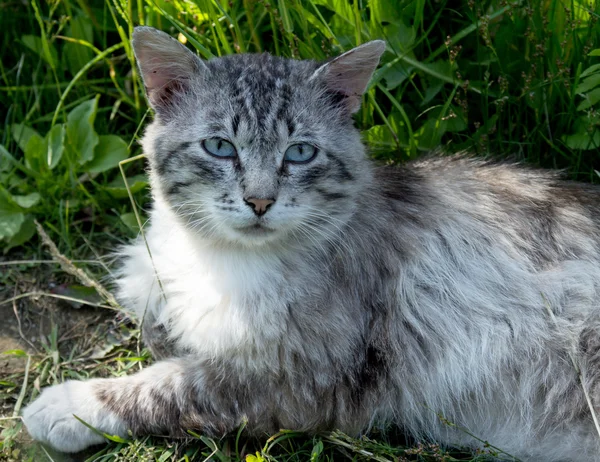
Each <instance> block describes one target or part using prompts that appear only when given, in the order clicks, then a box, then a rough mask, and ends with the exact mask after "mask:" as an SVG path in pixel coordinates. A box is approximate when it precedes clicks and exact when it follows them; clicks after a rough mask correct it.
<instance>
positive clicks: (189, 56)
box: [133, 27, 208, 109]
mask: <svg viewBox="0 0 600 462" xmlns="http://www.w3.org/2000/svg"><path fill="white" fill-rule="evenodd" d="M133 49H134V51H135V56H136V59H137V62H138V65H139V69H140V72H141V74H142V79H143V80H144V85H145V87H146V90H147V92H148V99H149V101H150V104H151V105H152V106H153V107H154V108H155V109H158V108H159V107H162V106H167V105H169V104H170V102H171V100H172V99H173V97H174V96H176V95H177V94H179V93H181V92H182V91H183V90H184V87H185V84H186V83H187V82H189V81H190V80H193V79H194V78H195V77H198V76H199V74H201V73H202V72H204V71H207V70H208V69H207V68H206V66H205V65H204V63H203V62H202V61H201V60H200V58H198V57H197V56H196V55H195V54H194V53H192V52H191V51H190V50H188V49H187V48H186V47H185V46H183V45H182V44H181V43H179V42H178V41H177V40H175V39H174V38H172V37H170V36H169V35H167V34H165V33H164V32H160V31H158V30H155V29H152V28H149V27H138V28H136V29H135V31H134V35H133Z"/></svg>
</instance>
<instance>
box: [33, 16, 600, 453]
mask: <svg viewBox="0 0 600 462" xmlns="http://www.w3.org/2000/svg"><path fill="white" fill-rule="evenodd" d="M133 46H134V49H135V53H136V56H137V59H138V62H139V67H140V70H141V74H142V76H143V80H144V83H145V85H146V89H147V92H148V99H149V101H150V104H151V105H152V107H153V108H154V110H155V112H156V118H155V120H154V122H153V123H152V124H151V125H150V126H149V127H148V129H147V130H146V133H145V136H144V138H143V147H144V150H145V152H146V154H147V155H148V157H149V161H150V177H151V182H152V190H153V194H154V199H155V206H154V209H153V211H152V216H151V221H150V223H151V225H150V227H149V229H148V230H147V232H146V236H147V240H148V245H149V249H150V251H151V254H150V253H149V252H148V250H147V249H146V246H145V244H144V242H142V241H141V240H140V241H138V242H136V243H134V244H132V245H130V246H128V247H126V248H125V249H124V250H123V253H124V266H123V268H122V271H121V276H120V278H119V280H118V286H119V295H120V299H121V300H122V302H123V304H124V305H125V306H127V307H128V308H130V309H132V310H134V311H135V313H137V316H138V318H139V319H142V320H143V333H144V339H145V340H146V342H148V343H149V345H150V347H151V349H152V351H153V352H154V354H155V356H156V357H158V358H159V359H161V360H160V361H158V362H156V363H155V364H153V365H152V366H150V367H147V368H145V369H144V370H143V371H141V372H139V373H136V374H133V375H131V376H128V377H122V378H112V379H94V380H89V381H85V382H77V381H69V382H66V383H63V384H60V385H56V386H53V387H50V388H48V389H46V390H44V392H43V393H42V394H41V396H40V397H39V398H38V399H37V400H36V401H35V402H34V403H33V404H31V405H30V406H29V407H28V408H27V409H26V410H25V413H24V418H25V423H26V425H27V427H28V429H29V431H30V433H31V434H32V435H33V437H35V438H36V439H38V440H40V441H43V442H46V443H48V444H50V445H52V446H54V447H55V448H57V449H59V450H62V451H78V450H80V449H83V448H85V447H86V446H88V445H92V444H96V443H100V442H102V441H103V438H102V437H101V436H98V434H96V433H94V432H92V431H91V430H89V429H88V428H86V427H84V426H83V425H82V424H81V423H80V422H78V421H77V420H76V419H75V418H74V417H73V414H75V415H77V416H78V417H80V418H82V419H83V420H85V421H86V422H88V423H89V424H91V425H93V426H94V427H96V428H98V429H99V430H102V431H103V432H107V433H110V434H117V435H121V436H126V435H127V432H128V430H131V431H132V432H133V434H134V435H143V434H159V435H172V436H180V435H185V434H186V431H187V430H189V429H192V430H195V431H197V432H203V433H206V434H209V435H216V436H219V435H223V434H225V433H227V432H229V431H231V430H233V429H235V428H236V427H237V426H239V425H240V424H241V423H242V422H243V421H244V420H247V421H248V426H247V429H248V431H249V432H251V433H254V434H259V435H260V434H262V433H263V432H273V431H276V430H278V429H280V428H290V429H297V430H305V431H309V432H317V431H320V430H330V429H341V430H343V431H345V432H349V433H351V434H359V433H361V432H364V431H367V430H368V429H369V428H370V427H371V426H372V425H375V424H377V425H381V424H386V423H395V424H398V425H400V426H402V427H403V428H404V429H406V431H407V432H409V433H410V434H411V435H412V436H414V437H415V438H418V439H431V440H435V441H437V442H440V443H443V444H447V445H459V446H463V445H464V446H468V447H472V448H477V447H479V446H480V443H479V441H478V440H476V439H474V438H472V437H470V436H469V435H468V433H466V432H464V431H461V430H457V429H456V428H454V427H451V426H449V425H447V424H444V423H443V422H442V421H441V420H440V418H439V417H438V414H439V415H442V416H443V417H444V418H445V419H448V420H449V421H451V422H453V423H455V424H456V425H457V426H460V427H463V428H465V429H466V430H468V431H469V432H471V433H472V434H474V435H476V436H477V437H479V438H481V439H483V440H487V441H489V442H490V443H491V444H493V445H495V446H498V447H500V448H502V449H503V450H505V451H507V452H508V453H511V454H513V455H515V456H517V457H520V458H522V459H526V460H545V461H551V460H555V461H559V460H560V461H566V460H578V461H586V460H589V461H592V460H600V452H599V450H600V444H599V438H598V435H597V434H595V430H594V425H593V422H592V416H591V413H590V409H589V408H588V406H587V405H586V401H585V398H584V394H583V391H582V386H581V384H580V383H579V381H578V376H577V373H576V370H575V368H574V367H573V365H572V363H571V360H570V355H572V356H574V357H576V358H577V361H578V365H579V367H580V369H581V373H582V375H583V377H584V383H583V385H584V386H585V387H586V389H587V390H588V391H589V393H590V395H591V399H592V402H593V404H594V405H595V406H600V349H599V347H600V191H599V189H598V188H596V187H593V186H589V185H583V184H576V183H569V182H563V181H560V180H558V179H557V178H556V177H555V176H554V175H553V174H551V173H547V172H541V171H536V170H531V169H524V168H520V167H517V166H514V165H509V164H493V163H488V162H485V161H481V160H474V159H470V158H466V157H464V156H463V157H450V158H448V157H445V158H429V159H427V160H423V161H418V162H413V163H410V164H408V165H406V166H403V167H377V166H375V165H373V164H372V163H371V162H370V161H369V160H367V158H366V156H365V149H364V147H363V145H362V144H361V141H360V135H359V133H358V131H357V130H356V129H355V128H354V126H353V122H352V117H351V116H352V113H354V112H356V110H357V109H358V107H359V104H360V98H361V95H362V93H363V92H364V91H365V89H366V87H367V83H368V81H369V78H370V77H371V74H372V73H373V71H374V70H375V68H376V66H377V64H378V62H379V58H380V56H381V54H382V53H383V52H384V50H385V44H384V43H383V42H381V41H374V42H369V43H367V44H364V45H362V46H360V47H358V48H355V49H353V50H350V51H349V52H347V53H345V54H343V55H341V56H339V57H338V58H336V59H333V60H330V61H328V62H326V63H317V62H313V61H294V60H288V59H282V58H277V57H273V56H270V55H268V54H259V55H239V56H227V57H223V58H218V59H212V60H210V61H208V62H204V61H202V60H200V59H199V58H198V57H196V56H195V55H194V54H193V53H191V52H190V51H188V50H187V49H186V48H185V47H184V46H183V45H181V44H179V43H178V42H177V41H175V40H173V39H171V38H170V37H168V36H167V35H166V34H164V33H162V32H159V31H157V30H154V29H151V28H148V27H140V28H137V29H136V31H135V33H134V40H133ZM550 311H551V312H552V314H553V316H551V314H550ZM553 317H554V318H555V319H553Z"/></svg>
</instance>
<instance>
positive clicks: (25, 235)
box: [4, 215, 36, 253]
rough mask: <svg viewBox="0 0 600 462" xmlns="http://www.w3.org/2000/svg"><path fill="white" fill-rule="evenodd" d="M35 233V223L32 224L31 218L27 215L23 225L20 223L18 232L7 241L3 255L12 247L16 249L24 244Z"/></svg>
mask: <svg viewBox="0 0 600 462" xmlns="http://www.w3.org/2000/svg"><path fill="white" fill-rule="evenodd" d="M35 232H36V229H35V223H34V222H33V217H32V216H30V215H27V216H26V217H25V220H24V221H23V223H21V227H20V228H19V230H18V231H17V232H16V233H15V234H14V235H13V236H12V237H11V238H10V239H9V240H8V242H7V244H6V246H5V247H4V253H6V252H8V251H9V250H10V249H12V248H13V247H18V246H20V245H23V244H25V243H26V242H27V241H28V240H29V239H31V238H32V237H33V236H34V235H35Z"/></svg>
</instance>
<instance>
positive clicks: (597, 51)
mask: <svg viewBox="0 0 600 462" xmlns="http://www.w3.org/2000/svg"><path fill="white" fill-rule="evenodd" d="M588 56H600V48H596V49H595V50H592V51H590V52H589V53H588Z"/></svg>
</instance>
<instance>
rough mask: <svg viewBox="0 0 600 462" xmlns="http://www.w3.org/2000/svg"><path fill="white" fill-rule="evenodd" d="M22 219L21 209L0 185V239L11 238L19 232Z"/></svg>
mask: <svg viewBox="0 0 600 462" xmlns="http://www.w3.org/2000/svg"><path fill="white" fill-rule="evenodd" d="M24 221H25V214H24V213H23V209H22V208H21V207H20V206H19V204H18V203H17V202H15V200H14V199H13V197H12V195H11V194H10V193H9V192H8V191H7V190H6V189H4V187H2V186H1V185H0V239H10V238H12V237H13V236H14V235H16V234H17V233H18V232H19V229H20V228H21V225H22V224H23V222H24Z"/></svg>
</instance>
